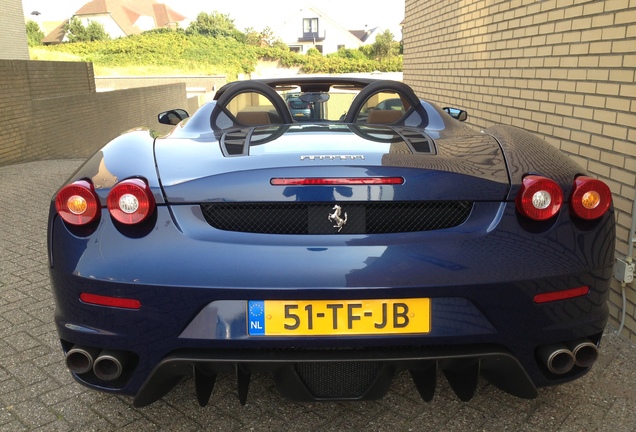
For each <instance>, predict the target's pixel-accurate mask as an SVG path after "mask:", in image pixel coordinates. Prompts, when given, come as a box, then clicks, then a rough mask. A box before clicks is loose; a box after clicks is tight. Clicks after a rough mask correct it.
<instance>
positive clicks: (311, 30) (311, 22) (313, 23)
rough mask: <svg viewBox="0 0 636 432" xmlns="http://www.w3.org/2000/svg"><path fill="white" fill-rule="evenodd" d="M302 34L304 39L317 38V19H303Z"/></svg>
mask: <svg viewBox="0 0 636 432" xmlns="http://www.w3.org/2000/svg"><path fill="white" fill-rule="evenodd" d="M303 33H304V36H305V37H312V36H313V37H318V18H303Z"/></svg>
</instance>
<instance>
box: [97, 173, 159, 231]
mask: <svg viewBox="0 0 636 432" xmlns="http://www.w3.org/2000/svg"><path fill="white" fill-rule="evenodd" d="M107 204H108V211H109V212H110V214H111V216H112V217H113V218H114V219H115V220H117V221H119V222H121V223H123V224H126V225H133V224H136V223H139V222H143V221H144V220H146V218H147V217H148V216H150V215H151V214H152V212H153V211H154V209H155V199H154V197H153V196H152V192H151V191H150V188H149V187H148V185H147V184H146V182H145V181H143V180H140V179H128V180H124V181H122V182H119V183H118V184H117V185H115V187H114V188H112V189H111V191H110V193H109V194H108V199H107Z"/></svg>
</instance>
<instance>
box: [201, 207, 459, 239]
mask: <svg viewBox="0 0 636 432" xmlns="http://www.w3.org/2000/svg"><path fill="white" fill-rule="evenodd" d="M338 205H339V206H341V214H340V217H341V218H345V214H346V216H347V222H346V224H344V225H343V226H342V228H340V231H339V228H338V227H336V226H334V225H335V222H334V221H333V220H330V219H329V218H328V216H329V215H330V214H332V213H334V212H335V208H334V203H299V202H293V203H209V204H202V205H201V210H202V212H203V216H204V217H205V220H206V221H207V222H208V224H210V225H211V226H213V227H215V228H217V229H220V230H224V231H237V232H249V233H261V234H338V233H340V234H388V233H401V232H415V231H431V230H439V229H445V228H452V227H455V226H458V225H461V224H462V223H464V222H465V221H466V219H467V218H468V216H469V215H470V212H471V210H472V203H471V202H468V201H416V202H411V201H407V202H399V201H397V202H396V201H393V202H365V203H357V202H356V203H338Z"/></svg>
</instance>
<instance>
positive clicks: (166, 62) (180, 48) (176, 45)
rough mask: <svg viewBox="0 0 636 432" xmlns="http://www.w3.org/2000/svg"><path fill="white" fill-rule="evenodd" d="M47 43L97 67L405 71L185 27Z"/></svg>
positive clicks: (393, 64)
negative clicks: (274, 63) (268, 63)
mask: <svg viewBox="0 0 636 432" xmlns="http://www.w3.org/2000/svg"><path fill="white" fill-rule="evenodd" d="M40 48H44V49H46V50H47V51H50V52H51V53H55V52H59V53H68V54H73V55H76V56H77V57H78V59H79V60H80V61H86V62H92V63H93V64H94V65H95V67H96V68H99V67H104V68H118V67H121V68H127V67H137V68H138V67H139V66H153V67H162V68H164V69H171V68H173V69H175V70H178V71H179V73H187V72H188V71H192V72H194V71H196V72H197V73H201V71H211V72H212V71H213V73H225V74H227V75H228V77H229V78H230V79H232V78H235V77H236V76H237V74H239V73H250V72H253V71H254V68H255V66H256V64H257V62H258V60H259V59H267V60H280V61H281V64H282V66H285V67H300V68H301V69H302V71H303V72H304V73H348V72H372V71H382V72H395V71H401V70H402V56H396V57H392V58H391V59H385V60H381V61H379V60H374V59H369V58H368V57H366V56H365V55H364V53H363V52H362V50H360V51H359V53H358V50H343V51H342V52H339V53H337V54H332V55H328V56H322V55H312V56H309V55H302V54H297V53H294V52H291V51H289V50H287V49H284V48H280V47H265V48H261V47H256V46H253V45H247V44H244V43H242V42H239V41H237V40H236V39H235V38H230V37H218V38H213V37H207V36H201V35H198V34H186V33H185V32H184V31H182V30H181V31H172V30H153V31H149V32H145V33H142V34H139V35H133V36H128V37H125V38H120V39H114V40H108V41H97V42H78V43H65V44H60V45H50V46H47V47H40Z"/></svg>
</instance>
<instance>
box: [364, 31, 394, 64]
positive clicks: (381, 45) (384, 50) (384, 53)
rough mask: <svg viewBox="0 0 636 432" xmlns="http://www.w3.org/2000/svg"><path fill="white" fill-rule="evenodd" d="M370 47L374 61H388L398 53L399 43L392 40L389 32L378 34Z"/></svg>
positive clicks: (391, 34)
mask: <svg viewBox="0 0 636 432" xmlns="http://www.w3.org/2000/svg"><path fill="white" fill-rule="evenodd" d="M371 46H372V47H373V54H374V55H375V58H376V59H389V58H391V57H395V56H397V55H398V54H399V53H400V43H399V42H396V41H395V40H393V33H391V31H390V30H385V31H384V32H383V33H381V34H379V35H378V36H377V37H376V38H375V42H374V43H373V44H371Z"/></svg>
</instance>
